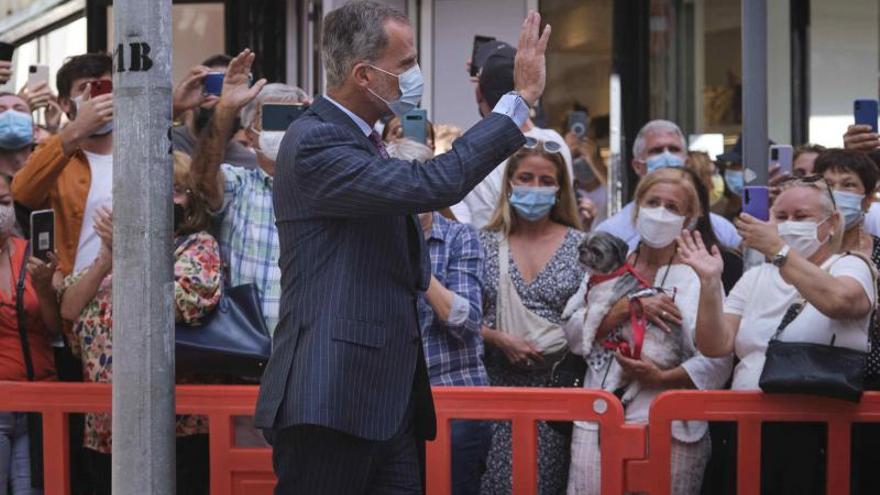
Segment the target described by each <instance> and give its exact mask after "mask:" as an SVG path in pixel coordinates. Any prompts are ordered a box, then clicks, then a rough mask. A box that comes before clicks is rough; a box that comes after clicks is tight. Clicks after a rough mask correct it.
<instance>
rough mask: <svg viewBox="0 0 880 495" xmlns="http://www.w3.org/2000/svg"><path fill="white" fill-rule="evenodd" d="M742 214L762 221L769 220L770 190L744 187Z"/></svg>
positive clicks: (763, 187)
mask: <svg viewBox="0 0 880 495" xmlns="http://www.w3.org/2000/svg"><path fill="white" fill-rule="evenodd" d="M743 213H748V214H749V215H751V216H753V217H755V218H757V219H758V220H762V221H764V222H766V221H768V220H770V188H768V187H767V186H746V187H744V188H743Z"/></svg>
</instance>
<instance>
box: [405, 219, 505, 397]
mask: <svg viewBox="0 0 880 495" xmlns="http://www.w3.org/2000/svg"><path fill="white" fill-rule="evenodd" d="M433 215H434V222H433V226H432V227H431V233H430V235H429V236H428V239H427V244H428V249H429V251H430V254H431V273H432V274H433V275H434V277H435V278H437V280H438V281H439V282H440V283H441V284H442V285H443V286H444V287H446V288H447V289H449V290H451V291H452V292H453V293H455V298H454V300H453V303H452V310H451V311H450V315H449V318H448V320H447V321H441V320H440V319H439V318H437V317H436V315H435V314H434V311H433V309H431V306H430V305H429V304H428V301H427V300H426V299H425V296H424V295H423V296H421V297H420V298H419V303H418V308H419V324H420V326H421V331H422V341H423V343H424V346H425V360H426V361H427V364H428V375H429V376H430V378H431V385H445V386H456V385H458V386H475V385H488V384H489V380H488V378H487V376H486V369H485V368H484V367H483V337H482V336H481V334H480V329H481V322H482V312H483V311H482V307H483V303H482V291H483V288H482V280H481V274H482V272H483V250H482V248H481V246H480V239H479V237H478V236H477V232H476V231H475V230H474V228H473V227H471V226H469V225H464V224H460V223H458V222H453V221H450V220H447V219H446V218H444V217H443V216H441V215H439V214H438V213H434V214H433ZM461 307H463V308H464V309H463V310H458V308H461Z"/></svg>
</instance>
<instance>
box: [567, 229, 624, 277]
mask: <svg viewBox="0 0 880 495" xmlns="http://www.w3.org/2000/svg"><path fill="white" fill-rule="evenodd" d="M628 250H629V247H628V246H627V245H626V243H625V242H623V240H621V239H620V238H619V237H616V236H614V235H611V234H609V233H607V232H591V233H589V234H587V237H585V238H584V240H583V242H581V244H580V246H578V251H579V253H580V255H579V256H578V260H579V261H580V263H581V265H582V266H583V267H584V268H586V269H588V270H590V271H591V272H593V273H611V272H613V271H614V270H616V269H618V268H620V266H621V265H623V264H624V263H625V262H626V253H627V251H628Z"/></svg>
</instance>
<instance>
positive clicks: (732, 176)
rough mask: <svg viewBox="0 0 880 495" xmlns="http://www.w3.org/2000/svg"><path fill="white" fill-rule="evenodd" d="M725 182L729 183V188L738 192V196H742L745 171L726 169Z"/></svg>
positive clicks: (735, 192) (734, 192)
mask: <svg viewBox="0 0 880 495" xmlns="http://www.w3.org/2000/svg"><path fill="white" fill-rule="evenodd" d="M724 183H725V184H727V188H728V189H730V192H732V193H733V194H736V195H737V196H742V192H743V188H744V187H745V181H744V178H743V171H742V170H725V171H724Z"/></svg>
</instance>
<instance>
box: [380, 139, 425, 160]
mask: <svg viewBox="0 0 880 495" xmlns="http://www.w3.org/2000/svg"><path fill="white" fill-rule="evenodd" d="M385 149H386V150H387V151H388V156H390V157H391V158H397V159H399V160H407V161H412V160H417V161H420V162H425V161H428V160H430V159H432V158H434V152H433V151H432V150H431V148H429V147H428V146H426V145H424V144H422V143H420V142H418V141H413V140H412V139H406V138H403V139H395V140H394V141H392V142H390V143H388V145H386V146H385Z"/></svg>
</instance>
